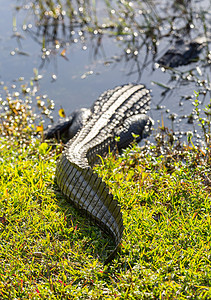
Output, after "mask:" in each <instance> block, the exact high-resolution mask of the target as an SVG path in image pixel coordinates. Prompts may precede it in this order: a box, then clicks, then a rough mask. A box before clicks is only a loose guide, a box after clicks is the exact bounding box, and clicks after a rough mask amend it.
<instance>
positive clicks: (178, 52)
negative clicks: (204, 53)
mask: <svg viewBox="0 0 211 300" xmlns="http://www.w3.org/2000/svg"><path fill="white" fill-rule="evenodd" d="M206 43H207V39H205V38H203V37H201V38H200V37H198V38H196V39H195V40H192V41H184V40H183V39H181V38H180V39H178V40H176V42H175V44H174V45H173V46H172V47H171V48H170V49H168V50H167V51H166V52H165V53H164V55H163V56H162V57H161V58H160V59H159V60H158V64H159V65H161V66H164V67H170V68H175V67H179V66H182V65H188V64H189V63H191V62H194V61H196V60H198V58H199V54H200V52H201V50H202V49H203V48H204V46H205V45H206Z"/></svg>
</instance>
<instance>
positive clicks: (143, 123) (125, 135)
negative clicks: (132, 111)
mask: <svg viewBox="0 0 211 300" xmlns="http://www.w3.org/2000/svg"><path fill="white" fill-rule="evenodd" d="M153 123H154V122H153V120H152V119H151V118H150V117H149V116H147V115H145V114H138V115H133V116H131V117H129V118H127V119H125V121H124V123H123V125H122V127H120V128H119V129H118V130H117V131H116V132H115V136H118V137H120V140H119V141H118V142H117V146H118V149H119V150H120V149H123V148H126V147H127V146H128V145H129V144H130V143H132V142H133V141H134V135H136V136H138V137H137V138H136V141H137V142H139V141H140V140H141V139H143V138H145V137H147V136H148V135H149V133H150V128H151V126H152V125H153Z"/></svg>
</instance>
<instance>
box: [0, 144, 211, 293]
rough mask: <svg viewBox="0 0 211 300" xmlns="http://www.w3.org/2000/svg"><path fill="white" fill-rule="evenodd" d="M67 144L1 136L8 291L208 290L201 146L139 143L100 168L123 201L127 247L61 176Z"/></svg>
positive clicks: (0, 195)
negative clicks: (170, 149) (166, 151)
mask: <svg viewBox="0 0 211 300" xmlns="http://www.w3.org/2000/svg"><path fill="white" fill-rule="evenodd" d="M59 151H60V147H59V146H57V147H52V148H51V146H50V145H49V146H48V148H47V145H46V144H41V142H40V141H38V140H37V141H34V142H33V141H32V142H31V145H30V146H28V147H25V149H24V148H21V147H20V146H19V143H18V142H14V141H13V142H12V143H11V141H10V140H8V139H1V159H0V211H1V213H0V214H1V215H0V217H1V219H0V234H1V246H0V274H1V276H0V293H1V296H0V298H2V299H209V298H211V289H210V285H211V272H210V267H211V264H210V257H211V256H210V255H211V251H210V239H211V236H210V235H211V230H210V229H211V228H210V224H211V223H210V222H211V218H210V205H211V204H210V200H211V199H210V191H211V187H210V186H209V184H206V180H205V179H206V178H208V180H209V178H210V173H209V172H210V169H209V164H206V162H205V160H204V159H203V157H204V155H203V153H201V152H200V151H197V150H194V149H192V150H190V149H189V148H188V149H187V150H185V149H184V151H183V153H181V151H180V152H179V151H178V152H177V154H175V153H174V155H173V154H172V155H171V157H170V156H169V158H170V160H169V158H166V157H164V156H158V155H154V156H152V150H150V151H148V150H142V151H140V149H139V148H137V147H136V146H134V147H133V148H132V150H131V149H129V148H128V149H127V150H126V151H124V153H123V154H122V155H121V156H117V157H115V156H113V155H111V154H110V155H109V156H108V157H107V158H106V159H105V160H104V161H103V164H102V165H101V166H96V168H95V169H96V172H98V173H99V175H100V176H102V177H103V179H104V180H105V181H106V182H107V184H108V185H109V187H110V190H111V192H112V193H113V194H114V195H115V197H116V198H117V199H118V200H119V202H120V204H121V206H122V212H123V219H124V225H125V232H124V236H123V240H122V247H121V251H120V252H119V254H118V255H117V257H116V258H115V259H114V261H113V262H112V263H111V264H110V265H108V266H104V265H103V261H104V259H105V257H106V253H107V252H106V249H110V248H111V247H112V243H110V242H109V238H108V237H106V236H105V235H104V234H103V233H102V232H101V231H100V230H99V229H98V228H97V227H96V226H94V225H91V224H90V223H88V222H87V220H86V219H85V218H84V217H82V216H81V215H80V213H78V212H77V210H75V209H74V208H73V207H72V206H71V205H70V204H69V203H68V202H67V201H66V200H65V199H64V198H63V196H62V195H61V194H60V192H59V191H58V189H57V187H56V185H55V184H54V173H55V166H56V158H57V156H58V153H59Z"/></svg>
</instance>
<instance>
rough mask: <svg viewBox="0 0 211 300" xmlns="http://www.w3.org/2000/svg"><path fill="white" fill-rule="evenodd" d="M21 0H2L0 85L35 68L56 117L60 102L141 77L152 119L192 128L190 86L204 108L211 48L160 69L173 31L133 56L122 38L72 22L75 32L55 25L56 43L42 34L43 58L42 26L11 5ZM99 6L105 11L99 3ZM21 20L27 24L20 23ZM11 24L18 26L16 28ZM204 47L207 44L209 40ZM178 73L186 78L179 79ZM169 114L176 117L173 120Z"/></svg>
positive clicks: (80, 103) (71, 102)
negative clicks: (178, 64)
mask: <svg viewBox="0 0 211 300" xmlns="http://www.w3.org/2000/svg"><path fill="white" fill-rule="evenodd" d="M23 2H24V1H15V0H13V1H7V0H1V18H0V50H1V51H0V80H1V81H2V82H3V83H2V88H3V86H4V85H7V86H11V85H12V84H14V82H13V80H17V79H18V78H20V77H24V80H25V81H26V82H29V81H30V78H31V77H33V69H34V68H36V69H38V70H39V74H41V75H42V76H43V77H42V79H41V80H40V81H39V93H40V94H47V95H48V96H49V97H50V99H53V100H54V101H55V113H54V117H55V119H57V118H58V113H57V111H58V109H59V108H60V106H62V107H63V108H64V110H65V112H66V113H67V114H69V113H70V112H72V111H73V110H74V109H76V108H79V107H88V106H90V105H91V104H92V103H93V101H94V100H95V99H96V98H97V97H98V96H99V95H100V93H102V92H103V91H104V90H106V89H109V88H113V87H114V86H116V85H122V84H124V83H128V82H141V83H144V84H145V85H146V86H147V87H148V88H149V89H151V90H152V104H151V111H150V112H149V114H150V116H151V117H152V118H153V119H154V120H155V127H157V126H158V123H157V120H158V121H159V120H161V119H162V118H163V120H164V124H165V125H166V126H168V127H169V128H172V126H173V129H174V130H176V131H178V132H184V131H188V130H192V131H193V129H194V128H193V125H192V124H189V123H188V118H187V116H189V115H190V114H191V112H192V109H193V105H192V100H193V99H194V90H195V91H200V92H201V94H200V97H199V99H200V101H201V102H202V108H203V107H204V105H205V104H208V103H209V101H210V98H211V95H210V90H209V89H210V83H209V80H211V76H210V75H211V72H210V64H209V63H210V61H209V63H207V60H206V59H205V57H206V55H207V53H208V52H209V51H210V50H209V49H208V48H206V47H205V49H204V50H202V53H201V54H200V60H199V61H198V62H194V63H191V64H189V65H187V66H181V67H177V68H175V70H176V72H175V70H174V71H172V70H167V71H164V70H163V69H162V68H156V61H157V60H158V59H159V57H161V56H162V55H163V54H164V52H165V51H166V50H167V49H168V48H169V47H170V46H171V44H172V41H173V38H172V37H171V36H167V37H164V38H162V39H160V40H159V39H158V40H159V43H157V53H156V54H155V53H153V51H151V52H150V50H149V49H147V47H145V46H142V47H140V49H138V48H137V51H138V54H137V55H134V57H135V59H134V58H132V57H131V53H130V51H131V48H130V47H128V48H127V45H126V44H127V43H126V42H122V41H121V39H118V38H116V37H112V36H109V35H108V34H106V35H103V36H99V35H98V34H96V35H93V34H90V35H88V34H85V33H84V32H81V31H80V28H78V27H76V28H74V31H75V33H73V32H72V34H70V31H71V30H69V31H68V30H67V29H66V32H65V34H64V33H63V32H62V30H61V29H60V28H59V29H58V32H57V36H56V39H58V40H59V41H60V42H61V41H62V43H63V46H62V47H60V48H58V49H56V48H55V47H52V45H51V43H52V44H53V42H52V41H49V43H48V41H47V39H46V40H45V43H46V45H47V46H48V47H46V49H47V50H49V53H48V52H47V53H45V54H46V57H47V58H45V59H42V55H43V51H42V47H43V46H42V43H43V35H42V32H43V28H42V27H41V26H40V27H36V25H35V23H34V16H33V14H32V13H31V12H30V10H24V9H20V11H19V12H18V13H17V12H16V11H15V9H14V7H15V6H16V5H17V4H19V5H20V4H22V3H23ZM99 3H101V1H99ZM166 3H170V2H168V1H167V2H165V1H163V2H162V6H165V8H166V7H168V5H167V4H166ZM192 3H193V8H194V9H195V10H197V11H198V12H199V13H200V12H201V10H202V9H203V10H204V9H205V10H206V11H208V12H210V11H211V4H210V1H209V0H207V1H198V2H197V1H192ZM166 5H167V6H166ZM162 6H161V5H160V6H158V7H157V10H158V11H159V10H160V11H161V9H162ZM169 9H171V7H170V6H169ZM99 10H101V16H103V8H102V6H101V5H99ZM165 14H167V12H165V10H163V15H164V16H165ZM14 16H15V18H14ZM194 16H196V14H195V15H194ZM206 17H207V19H206V26H207V32H208V33H210V28H211V25H210V14H206ZM14 22H16V24H15V23H14ZM180 22H181V24H177V26H178V27H179V26H181V25H182V23H183V21H182V19H180ZM193 23H194V22H193ZM24 24H26V27H24V28H23V25H24ZM195 24H199V25H198V26H199V27H198V28H196V26H195V28H193V30H192V32H191V33H190V34H189V38H195V37H197V36H199V35H203V33H204V28H203V24H202V22H200V18H199V21H197V22H195ZM14 25H16V27H17V28H16V30H15V31H14V30H13V29H14V28H13V27H14ZM166 26H167V28H166V29H165V28H163V32H164V33H165V30H166V31H167V30H168V26H169V24H167V25H166ZM26 28H27V30H24V29H26ZM72 31H73V30H72ZM81 36H84V39H83V38H82V39H81ZM72 41H73V42H72ZM54 44H55V43H54ZM60 45H61V44H60ZM207 47H210V43H208V44H207ZM63 49H65V51H66V52H65V57H63V56H62V55H61V53H62V51H63ZM135 51H136V50H135ZM147 53H148V55H147ZM190 70H192V71H190ZM182 75H184V77H185V78H186V79H184V78H183V79H182ZM172 77H174V78H173V80H172ZM54 79H56V80H54ZM162 85H163V86H162ZM203 85H204V86H203ZM166 87H168V88H166ZM158 108H159V109H158ZM172 115H173V118H175V120H174V123H173V124H172Z"/></svg>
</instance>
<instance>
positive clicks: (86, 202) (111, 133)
mask: <svg viewBox="0 0 211 300" xmlns="http://www.w3.org/2000/svg"><path fill="white" fill-rule="evenodd" d="M150 98H151V97H150V92H149V90H148V89H147V88H146V87H145V86H144V85H142V84H126V85H123V86H117V87H115V88H114V89H111V90H108V91H106V92H104V93H103V94H102V95H101V96H100V97H99V98H98V99H97V100H96V101H95V102H94V104H93V106H92V107H91V108H90V109H85V108H83V109H80V110H77V111H75V112H74V113H72V114H71V115H70V117H69V118H68V119H67V120H65V121H63V122H61V123H59V124H57V125H55V126H54V127H52V128H50V129H48V130H47V132H46V134H45V138H47V139H49V138H52V137H53V136H55V137H56V138H57V139H58V138H59V137H63V138H64V141H68V140H69V141H68V142H67V143H66V145H65V149H64V151H63V153H62V154H61V157H60V159H59V161H58V162H57V167H56V176H55V177H56V182H57V184H58V186H59V188H60V190H61V191H62V193H63V194H64V195H65V196H66V197H67V198H68V199H69V201H70V202H72V203H73V204H74V205H75V206H76V207H77V208H78V209H79V210H81V211H82V212H84V213H85V214H86V216H88V217H90V218H91V219H92V220H93V221H94V222H95V223H96V224H97V225H98V226H99V227H100V228H101V229H102V230H103V231H104V232H106V233H107V234H109V235H110V236H111V237H112V238H113V240H114V242H115V249H114V250H113V251H112V253H111V254H110V255H109V256H108V257H107V259H106V261H105V263H108V262H110V261H111V260H112V259H113V257H114V256H115V254H116V252H117V250H118V248H119V244H120V241H121V238H122V234H123V229H124V226H123V219H122V213H121V209H120V205H119V203H118V201H117V200H115V199H114V198H113V195H112V194H111V193H109V189H108V187H107V186H106V184H105V182H103V181H102V179H101V178H100V177H99V176H98V175H97V174H96V173H94V172H93V170H92V166H93V165H94V164H95V163H96V161H97V160H98V158H99V155H100V156H103V155H104V154H106V153H107V152H108V151H109V149H110V151H113V150H114V149H115V148H116V147H118V149H119V150H120V149H122V148H125V147H127V146H128V145H129V144H130V143H131V142H132V141H133V140H134V135H133V133H134V134H135V136H136V138H137V141H139V140H141V139H142V138H143V137H145V136H146V135H148V134H149V131H150V127H151V125H152V123H153V121H152V119H151V118H150V117H149V116H147V115H146V111H147V110H148V109H149V104H150ZM116 137H119V139H117V138H116ZM117 140H118V141H117Z"/></svg>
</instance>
